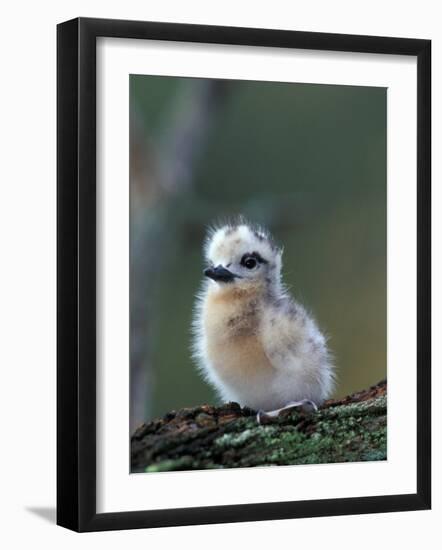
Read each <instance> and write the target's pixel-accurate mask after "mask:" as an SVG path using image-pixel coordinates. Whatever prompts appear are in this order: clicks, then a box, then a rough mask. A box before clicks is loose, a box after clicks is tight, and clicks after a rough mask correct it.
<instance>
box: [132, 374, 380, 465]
mask: <svg viewBox="0 0 442 550" xmlns="http://www.w3.org/2000/svg"><path fill="white" fill-rule="evenodd" d="M386 458H387V384H386V382H380V383H379V384H377V385H376V386H372V387H371V388H369V389H368V390H365V391H362V392H359V393H356V394H353V395H351V396H348V397H346V398H344V399H341V400H336V401H328V402H326V403H325V404H324V405H323V406H322V407H321V408H320V409H319V411H317V412H314V413H306V412H303V411H299V410H292V411H290V412H289V411H287V412H286V411H285V412H284V413H282V415H281V416H280V417H279V418H277V419H274V420H271V421H267V422H266V424H264V425H263V424H261V425H260V424H258V423H257V422H256V414H255V413H254V411H252V410H250V409H247V408H241V407H240V406H239V405H238V404H236V403H228V404H226V405H223V406H221V407H212V406H209V405H202V406H200V407H195V408H189V409H181V410H179V411H172V412H170V413H168V414H166V415H165V416H164V417H163V418H161V419H158V420H153V421H152V422H149V423H147V424H143V425H141V426H140V427H139V428H138V429H137V430H136V431H135V433H134V434H133V435H132V438H131V462H132V472H159V471H169V470H196V469H209V468H237V467H250V466H274V465H288V464H320V463H331V462H353V461H368V460H385V459H386Z"/></svg>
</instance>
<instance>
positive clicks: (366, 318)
mask: <svg viewBox="0 0 442 550" xmlns="http://www.w3.org/2000/svg"><path fill="white" fill-rule="evenodd" d="M57 52H58V53H57V57H58V58H57V194H58V196H57V524H58V525H62V526H64V527H67V528H69V529H73V530H75V531H105V530H115V529H135V528H146V527H148V528H152V527H163V526H175V525H196V524H209V523H227V522H240V521H262V520H274V519H286V518H306V517H308V518H314V517H321V516H327V515H346V514H352V515H354V514H370V513H381V512H384V513H385V512H398V511H410V510H424V509H429V508H430V507H431V254H430V244H431V238H430V237H431V154H430V153H431V42H430V41H429V40H423V39H411V38H395V37H381V36H357V35H351V34H347V35H343V34H334V33H318V32H299V31H291V30H290V31H286V30H274V29H252V28H241V27H221V26H208V25H194V24H185V25H183V24H177V23H162V22H152V21H121V20H120V21H118V20H108V19H90V18H78V19H73V20H70V21H66V22H64V23H61V24H60V25H58V27H57ZM387 166H388V177H387ZM387 196H388V200H387ZM387 220H388V224H387ZM387 226H388V231H387ZM387 243H388V245H387ZM387 250H388V252H387ZM387 266H388V269H387ZM387 271H388V278H387ZM387 311H388V315H387ZM387 352H388V353H387ZM387 364H388V369H387ZM387 370H388V373H387ZM387 380H388V392H387ZM387 393H388V396H387ZM387 400H388V413H387ZM404 426H405V427H407V429H404ZM410 427H411V429H410ZM387 441H388V453H387Z"/></svg>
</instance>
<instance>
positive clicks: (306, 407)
mask: <svg viewBox="0 0 442 550" xmlns="http://www.w3.org/2000/svg"><path fill="white" fill-rule="evenodd" d="M298 407H299V408H301V409H302V410H303V411H304V412H316V411H317V410H318V407H317V405H316V403H314V402H313V401H311V400H310V399H302V400H301V401H291V402H290V403H287V405H286V406H285V407H282V408H281V409H275V410H273V411H258V413H257V415H256V421H257V422H258V424H262V420H265V419H269V418H277V417H278V416H279V415H280V414H281V413H282V411H287V410H290V409H296V408H298Z"/></svg>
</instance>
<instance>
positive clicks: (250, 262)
mask: <svg viewBox="0 0 442 550" xmlns="http://www.w3.org/2000/svg"><path fill="white" fill-rule="evenodd" d="M241 263H242V265H243V266H244V267H246V268H247V269H254V268H255V267H256V264H257V261H256V260H255V258H252V257H251V256H246V257H245V258H243V259H242V261H241Z"/></svg>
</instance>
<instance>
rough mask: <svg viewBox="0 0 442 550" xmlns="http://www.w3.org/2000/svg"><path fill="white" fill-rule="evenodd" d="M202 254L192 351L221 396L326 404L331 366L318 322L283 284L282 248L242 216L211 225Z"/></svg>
mask: <svg viewBox="0 0 442 550" xmlns="http://www.w3.org/2000/svg"><path fill="white" fill-rule="evenodd" d="M204 253H205V259H206V261H207V264H208V267H207V268H206V269H205V271H204V275H205V276H206V279H205V281H204V284H203V289H202V292H201V293H200V295H199V296H198V300H197V304H196V309H195V317H194V354H195V357H196V358H197V360H198V363H199V366H200V369H201V371H202V373H203V375H204V376H205V378H206V379H207V381H208V382H209V383H210V384H212V385H213V386H214V387H215V389H216V390H217V391H218V393H219V394H220V396H221V398H222V399H223V400H226V401H236V402H238V403H239V404H240V405H242V406H248V407H250V408H252V409H255V410H261V411H262V410H263V411H272V412H274V413H278V412H279V411H278V410H279V409H281V408H285V407H287V406H290V405H291V406H293V405H297V404H300V403H304V402H310V401H312V402H313V403H314V404H316V405H319V404H321V403H322V402H323V401H324V400H325V399H327V398H328V397H329V396H330V394H331V392H332V390H333V378H334V377H333V370H334V369H333V365H332V363H331V360H330V355H329V352H328V350H327V345H326V339H325V337H324V336H323V334H322V333H321V332H320V330H319V329H318V327H317V325H316V323H315V321H314V320H313V319H312V318H311V316H310V315H309V314H308V313H307V312H306V310H305V309H304V308H303V307H302V306H301V305H300V304H298V303H297V302H295V301H294V300H293V299H292V298H291V297H290V296H289V295H288V294H287V292H286V291H285V289H284V287H283V285H282V282H281V268H282V249H281V248H279V247H277V246H276V245H275V244H274V242H273V239H272V238H271V236H270V235H269V233H267V232H266V231H265V230H263V229H262V228H259V227H254V226H251V225H250V224H246V223H239V224H237V225H235V224H232V225H225V226H223V227H221V228H218V229H216V230H213V231H211V232H210V233H209V235H208V238H207V240H206V243H205V246H204ZM274 409H278V410H276V411H275V410H274Z"/></svg>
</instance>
